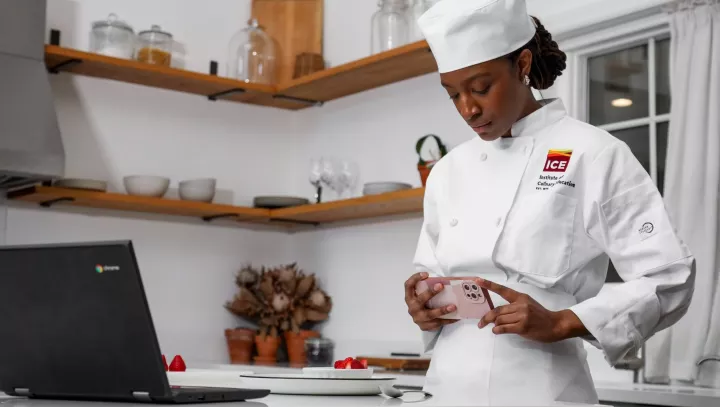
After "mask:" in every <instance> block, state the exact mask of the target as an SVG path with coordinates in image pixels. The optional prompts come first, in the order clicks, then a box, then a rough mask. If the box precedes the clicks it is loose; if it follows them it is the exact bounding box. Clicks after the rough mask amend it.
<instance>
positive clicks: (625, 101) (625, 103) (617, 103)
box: [610, 98, 633, 107]
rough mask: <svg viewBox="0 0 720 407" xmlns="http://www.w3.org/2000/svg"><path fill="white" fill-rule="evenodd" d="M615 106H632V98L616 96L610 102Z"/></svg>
mask: <svg viewBox="0 0 720 407" xmlns="http://www.w3.org/2000/svg"><path fill="white" fill-rule="evenodd" d="M610 103H611V104H612V105H613V106H615V107H628V106H632V103H633V102H632V100H630V99H626V98H618V99H615V100H613V101H612V102H610Z"/></svg>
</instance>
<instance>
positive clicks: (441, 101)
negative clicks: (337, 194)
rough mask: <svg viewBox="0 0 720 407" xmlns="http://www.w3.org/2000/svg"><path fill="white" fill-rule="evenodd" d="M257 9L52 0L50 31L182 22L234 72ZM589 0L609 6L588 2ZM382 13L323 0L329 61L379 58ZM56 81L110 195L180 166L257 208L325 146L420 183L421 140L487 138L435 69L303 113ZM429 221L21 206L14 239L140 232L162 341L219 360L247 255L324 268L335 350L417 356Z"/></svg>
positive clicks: (183, 29) (68, 35) (235, 2)
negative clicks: (198, 220)
mask: <svg viewBox="0 0 720 407" xmlns="http://www.w3.org/2000/svg"><path fill="white" fill-rule="evenodd" d="M528 2H529V7H530V11H531V12H532V13H533V14H535V15H537V16H538V17H540V18H541V19H542V20H543V22H544V23H545V25H546V26H547V28H548V29H549V30H551V31H555V30H571V29H575V28H577V27H582V26H586V25H589V24H592V23H594V22H598V21H599V20H600V19H601V18H604V17H613V16H616V15H622V14H624V13H627V12H630V11H634V9H635V8H637V4H639V3H643V5H645V3H648V4H649V3H653V4H652V5H654V4H656V3H658V1H657V0H643V1H642V2H634V4H633V5H628V4H627V3H633V2H627V1H618V0H613V1H612V3H611V4H609V2H607V1H603V2H601V1H600V0H583V1H574V2H565V1H561V0H528ZM601 3H602V6H601ZM249 4H250V1H249V0H244V1H239V0H215V1H213V7H207V4H206V2H203V1H200V0H184V1H177V0H155V1H153V2H147V1H142V0H125V1H117V0H49V5H48V12H49V14H48V28H60V29H62V30H63V45H64V46H69V47H74V48H80V49H86V48H87V45H88V37H87V36H88V30H89V27H90V24H91V22H92V21H94V20H98V19H103V18H105V16H106V15H107V14H108V13H110V12H115V13H117V14H118V15H119V16H120V18H122V19H124V20H126V21H128V22H130V23H131V24H132V25H133V26H134V28H135V29H136V31H137V30H141V29H145V28H147V27H149V26H150V25H151V24H160V25H162V26H163V28H164V29H166V30H168V31H170V32H172V33H173V34H174V35H175V37H176V39H177V40H178V41H180V42H181V43H183V45H184V49H185V50H186V51H187V54H186V55H185V56H184V57H183V58H182V64H181V65H184V66H185V67H186V68H187V69H191V70H196V71H201V72H206V70H207V66H208V61H209V59H215V60H218V61H220V63H221V64H220V65H221V73H222V72H224V70H223V69H222V67H224V60H225V48H226V44H227V42H228V40H229V38H230V36H231V35H232V33H233V32H234V31H236V30H237V29H239V28H241V27H242V26H243V24H244V22H245V21H246V20H247V18H248V15H249ZM590 8H592V9H593V10H595V11H596V12H593V13H587V12H585V11H586V10H587V9H590ZM375 9H376V2H375V1H374V0H365V1H362V2H361V1H352V2H349V1H346V0H332V1H326V9H325V13H326V14H325V56H326V59H328V60H329V62H330V64H331V65H338V64H341V63H344V62H348V61H350V60H353V59H357V58H361V57H364V56H367V55H368V54H369V51H370V41H369V38H370V29H369V22H370V17H371V15H372V13H373V12H374V11H375ZM580 10H582V11H583V12H582V13H579V12H578V11H580ZM600 11H602V12H600ZM210 21H212V23H209V22H210ZM565 78H567V76H564V77H563V81H561V84H560V85H559V88H560V89H555V90H553V91H551V92H548V94H549V95H547V94H546V95H545V96H546V97H547V96H553V95H555V94H560V95H564V94H565V92H566V88H565V87H564V85H563V83H564V81H565V80H566V79H565ZM52 82H53V88H54V90H55V94H56V105H57V108H58V113H59V117H60V123H61V128H62V130H63V137H64V141H65V143H66V149H67V154H68V165H67V167H68V168H67V175H68V176H83V177H95V178H105V179H109V180H110V181H111V182H112V189H113V190H121V178H122V176H124V175H127V174H132V173H151V174H165V175H167V176H170V177H172V178H173V181H174V185H176V183H177V181H178V180H179V179H183V178H187V177H196V176H215V177H217V178H218V179H219V188H221V189H223V190H224V191H223V193H222V194H221V195H222V196H221V198H222V200H223V201H227V202H234V203H235V204H248V203H249V199H250V198H251V197H252V196H254V195H258V194H265V193H284V194H302V195H306V196H308V197H310V196H311V195H312V191H311V189H310V186H309V184H308V182H307V169H308V164H309V160H310V158H311V157H315V156H319V155H321V154H322V155H335V156H338V157H345V158H351V159H353V160H355V161H356V162H358V163H359V164H360V168H361V182H367V181H378V180H394V181H405V182H410V183H412V184H414V185H416V186H419V184H420V182H419V177H418V174H417V170H416V167H415V163H416V159H417V158H416V156H415V151H414V144H415V141H416V140H417V138H419V137H421V136H422V135H424V134H427V133H435V134H438V135H439V136H440V137H442V138H443V140H445V141H446V142H447V143H448V144H450V145H451V146H453V145H457V144H459V143H460V142H463V141H465V140H467V139H469V138H471V137H474V133H472V132H471V131H469V130H468V129H467V128H466V126H465V125H464V124H463V122H462V120H461V119H460V118H459V116H458V115H457V113H456V112H455V110H454V108H453V106H452V104H450V103H449V102H448V100H447V97H446V96H445V95H444V94H443V91H442V90H441V88H440V86H439V85H438V78H437V75H436V74H431V75H427V76H423V77H420V78H416V79H412V80H408V81H405V82H402V83H399V84H394V85H391V86H387V87H384V88H381V89H377V90H373V91H370V92H365V93H363V94H360V95H356V96H351V97H347V98H344V99H342V100H338V101H335V102H331V103H328V104H326V105H325V106H324V107H322V108H316V109H309V110H304V111H301V112H287V111H281V110H276V109H269V108H259V107H253V106H246V105H238V104H232V103H225V102H216V103H211V102H208V101H207V100H206V99H203V98H201V97H198V96H194V95H183V94H179V93H173V92H165V91H161V90H156V89H147V88H142V87H137V86H132V85H127V84H116V83H112V82H109V81H101V80H95V79H89V78H78V77H72V76H70V75H59V76H58V77H55V78H53V81H52ZM420 222H421V220H420V218H417V217H416V218H410V219H405V220H396V221H392V222H386V223H378V224H371V225H365V226H352V227H343V228H337V229H332V230H325V231H315V232H307V233H300V234H297V235H291V236H287V235H282V234H276V233H271V232H250V231H243V230H240V229H231V228H222V227H207V226H203V225H189V224H184V223H175V222H167V221H166V220H165V219H158V218H152V219H148V220H137V219H132V220H130V219H125V218H118V217H106V216H85V215H79V214H67V213H57V212H43V211H40V210H37V209H11V211H10V212H9V215H8V238H7V240H8V243H21V242H40V241H73V240H93V239H118V238H132V239H133V240H134V241H135V242H136V245H137V248H138V252H139V253H138V255H139V258H140V264H141V267H142V272H143V278H144V279H145V280H146V284H147V290H148V295H149V298H150V303H151V307H152V311H153V315H154V317H155V321H156V324H157V325H158V331H159V335H160V340H161V345H162V346H163V349H164V350H165V352H166V353H183V354H184V355H187V356H188V358H189V359H190V360H197V361H202V362H217V361H224V360H226V358H227V356H226V351H225V348H224V346H225V345H224V342H223V337H222V330H223V329H224V328H226V327H228V326H232V325H233V324H234V323H235V320H234V319H233V318H232V317H231V316H229V315H228V314H227V313H226V312H225V311H224V310H223V309H222V308H221V306H222V304H223V302H224V301H225V300H226V299H228V298H229V297H230V295H231V294H232V292H233V287H232V285H231V284H230V281H231V277H232V273H233V272H234V271H235V269H236V268H237V267H238V266H239V265H240V264H241V263H242V262H245V261H253V262H256V263H264V264H276V263H280V262H285V261H290V260H298V261H299V262H300V265H301V266H302V267H303V268H305V269H306V270H308V271H311V272H312V271H314V272H317V273H318V274H319V276H320V277H321V279H322V281H323V284H324V285H325V286H326V288H327V289H328V291H329V293H330V294H331V295H332V297H333V299H334V302H335V309H334V311H333V313H332V319H331V320H330V321H329V322H328V323H326V324H325V325H324V326H323V332H324V334H325V335H327V336H328V337H331V338H333V339H334V340H336V341H337V342H338V348H337V353H338V356H344V355H347V354H355V353H387V352H390V351H418V350H419V349H420V344H419V342H418V335H417V331H416V329H415V327H414V326H413V324H412V322H411V321H410V319H409V317H408V316H407V313H406V310H405V306H404V302H403V299H402V297H403V292H402V282H403V281H404V280H405V279H406V278H407V276H408V275H409V274H410V273H411V272H412V266H411V264H410V262H411V259H412V255H413V252H414V246H415V241H416V239H417V232H418V229H419V227H420ZM166 289H168V291H165V290H166ZM175 290H177V291H178V292H181V293H184V294H186V295H187V296H186V297H185V298H186V301H177V299H176V298H177V297H175V296H174V292H175ZM593 357H594V358H596V357H597V354H595V355H594V356H593ZM596 362H597V361H593V369H594V372H599V374H601V376H602V375H604V374H605V373H608V371H607V370H605V371H604V370H603V368H605V367H604V366H602V363H604V362H602V361H600V363H596ZM596 365H597V367H596ZM605 369H607V368H605ZM610 373H612V372H610ZM608 377H610V376H608ZM615 377H618V376H615ZM626 377H627V375H623V374H621V378H622V379H625V378H626Z"/></svg>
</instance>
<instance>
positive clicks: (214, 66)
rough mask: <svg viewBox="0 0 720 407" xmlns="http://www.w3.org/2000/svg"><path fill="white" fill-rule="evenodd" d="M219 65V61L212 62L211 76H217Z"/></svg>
mask: <svg viewBox="0 0 720 407" xmlns="http://www.w3.org/2000/svg"><path fill="white" fill-rule="evenodd" d="M217 73H218V63H217V61H210V75H213V76H217Z"/></svg>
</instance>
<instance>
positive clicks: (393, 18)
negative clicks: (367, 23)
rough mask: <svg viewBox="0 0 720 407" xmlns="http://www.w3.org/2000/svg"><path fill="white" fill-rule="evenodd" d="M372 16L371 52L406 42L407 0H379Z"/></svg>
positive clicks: (408, 27)
mask: <svg viewBox="0 0 720 407" xmlns="http://www.w3.org/2000/svg"><path fill="white" fill-rule="evenodd" d="M378 7H379V10H378V11H376V12H375V14H373V17H372V38H371V41H372V46H371V48H372V53H373V54H377V53H378V52H383V51H387V50H390V49H393V48H396V47H399V46H402V45H405V44H407V43H408V37H409V35H410V24H409V22H408V15H407V13H408V0H380V2H379V3H378Z"/></svg>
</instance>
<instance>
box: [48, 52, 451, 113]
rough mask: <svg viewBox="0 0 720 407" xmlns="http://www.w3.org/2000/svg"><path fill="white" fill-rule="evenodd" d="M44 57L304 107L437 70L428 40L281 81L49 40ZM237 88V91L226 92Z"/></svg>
mask: <svg viewBox="0 0 720 407" xmlns="http://www.w3.org/2000/svg"><path fill="white" fill-rule="evenodd" d="M45 63H46V65H47V67H48V69H49V71H50V72H52V73H58V72H70V73H73V74H77V75H84V76H91V77H95V78H103V79H110V80H114V81H120V82H127V83H133V84H138V85H143V86H149V87H154V88H160V89H167V90H173V91H177V92H184V93H191V94H195V95H201V96H205V97H209V96H212V95H216V99H217V100H225V101H233V102H238V103H247V104H253V105H260V106H269V107H276V108H281V109H288V110H300V109H304V108H307V107H310V106H315V105H317V104H321V103H324V102H329V101H332V100H335V99H339V98H341V97H344V96H348V95H352V94H356V93H360V92H364V91H366V90H370V89H374V88H377V87H380V86H384V85H389V84H391V83H395V82H400V81H403V80H405V79H410V78H413V77H416V76H420V75H424V74H428V73H431V72H435V71H437V65H436V64H435V60H434V58H433V56H432V54H431V53H430V51H429V48H428V45H427V43H426V42H425V41H420V42H416V43H413V44H409V45H406V46H403V47H399V48H396V49H392V50H390V51H386V52H383V53H380V54H376V55H372V56H370V57H367V58H363V59H360V60H357V61H353V62H350V63H347V64H344V65H340V66H337V67H334V68H329V69H326V70H323V71H320V72H315V73H313V74H310V75H307V76H304V77H301V78H298V79H295V80H292V81H290V82H287V83H282V84H279V85H278V86H267V85H257V84H252V83H245V82H241V81H236V80H233V79H229V78H224V77H219V76H216V75H208V74H201V73H197V72H192V71H186V70H182V69H175V68H169V67H164V66H157V65H150V64H146V63H143V62H138V61H133V60H127V59H120V58H111V57H107V56H104V55H99V54H94V53H89V52H83V51H78V50H73V49H68V48H62V47H58V46H54V45H46V46H45ZM233 90H235V92H231V93H226V94H223V92H228V91H233ZM237 90H239V91H237Z"/></svg>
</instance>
